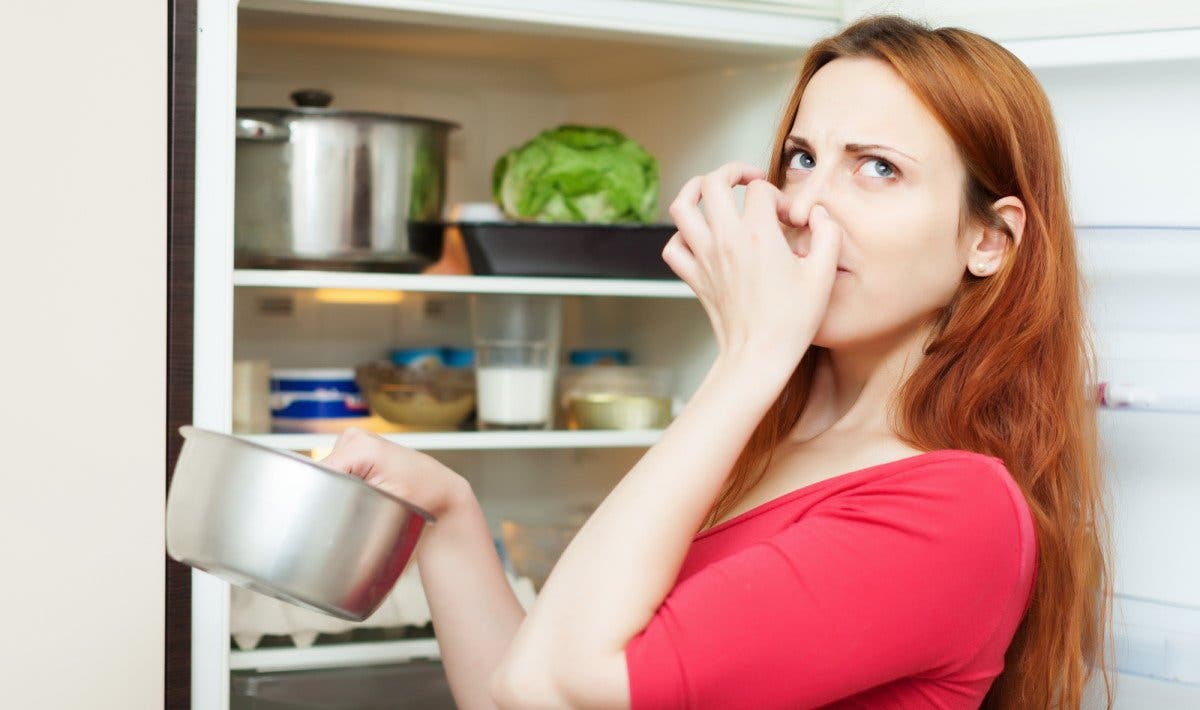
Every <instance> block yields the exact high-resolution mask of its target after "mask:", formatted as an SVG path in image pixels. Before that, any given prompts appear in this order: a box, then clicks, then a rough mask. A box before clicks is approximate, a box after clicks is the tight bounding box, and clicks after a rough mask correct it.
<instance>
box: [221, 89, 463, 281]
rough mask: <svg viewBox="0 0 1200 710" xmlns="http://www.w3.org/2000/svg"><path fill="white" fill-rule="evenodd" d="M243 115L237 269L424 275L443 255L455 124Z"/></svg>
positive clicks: (298, 95)
mask: <svg viewBox="0 0 1200 710" xmlns="http://www.w3.org/2000/svg"><path fill="white" fill-rule="evenodd" d="M292 100H293V101H294V102H295V103H296V108H292V109H280V108H239V109H238V110H237V124H236V126H237V127H236V135H237V150H236V178H235V196H234V243H235V246H236V250H237V256H236V261H237V264H238V265H239V266H243V267H246V266H249V267H253V266H297V265H298V266H313V265H314V264H313V263H308V262H326V263H325V264H319V265H329V266H331V267H333V268H338V265H342V266H344V267H346V268H361V269H366V270H396V271H418V270H420V269H421V268H422V267H424V266H426V265H428V264H430V263H432V262H433V261H436V260H437V258H438V257H439V256H440V253H441V239H442V236H441V235H442V226H441V225H440V224H439V223H438V221H439V220H440V219H441V214H442V207H443V203H444V199H445V186H446V141H447V135H448V134H449V132H450V130H452V129H455V128H458V127H459V124H457V123H453V122H450V121H442V120H438V119H432V118H421V117H416V116H402V115H394V114H380V113H366V112H359V111H339V110H334V109H330V108H326V107H327V106H328V105H329V103H330V102H331V101H332V96H331V95H330V94H328V93H325V92H322V91H317V90H301V91H297V92H295V93H293V94H292Z"/></svg>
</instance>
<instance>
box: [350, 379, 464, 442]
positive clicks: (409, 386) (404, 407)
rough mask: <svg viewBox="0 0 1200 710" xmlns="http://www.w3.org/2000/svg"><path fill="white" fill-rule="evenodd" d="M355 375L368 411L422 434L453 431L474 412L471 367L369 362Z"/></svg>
mask: <svg viewBox="0 0 1200 710" xmlns="http://www.w3.org/2000/svg"><path fill="white" fill-rule="evenodd" d="M355 373H356V377H357V381H358V384H359V386H360V387H361V388H362V391H363V392H365V393H366V398H367V403H368V406H369V407H370V410H371V411H373V412H375V413H376V414H378V415H379V416H381V417H383V418H384V419H386V420H387V421H389V422H392V423H393V424H400V425H403V426H405V427H410V428H412V429H416V430H422V431H439V430H448V429H454V428H457V427H458V426H459V425H460V424H462V423H463V422H464V421H466V419H467V417H468V415H470V414H471V412H472V411H473V410H474V409H475V376H474V373H473V372H472V371H471V369H470V368H451V367H442V366H440V365H426V366H424V367H421V368H413V367H398V366H396V365H392V364H389V363H386V362H371V363H364V364H362V365H359V366H358V367H357V368H356V369H355Z"/></svg>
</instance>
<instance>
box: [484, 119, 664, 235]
mask: <svg viewBox="0 0 1200 710" xmlns="http://www.w3.org/2000/svg"><path fill="white" fill-rule="evenodd" d="M492 197H493V198H494V199H495V201H496V204H497V205H499V206H500V209H501V210H503V212H504V214H505V215H506V216H508V217H509V218H511V219H525V220H533V221H536V222H595V223H614V222H643V223H644V222H650V221H652V220H653V219H654V217H655V214H656V213H657V211H658V161H656V160H655V159H654V158H653V157H652V156H651V155H650V154H649V153H647V152H646V151H645V149H644V148H642V147H641V146H640V145H638V144H637V143H635V142H633V141H632V140H630V139H628V138H626V137H625V136H624V135H622V134H621V133H620V132H619V131H617V130H615V129H612V128H602V127H593V126H580V125H562V126H559V127H558V128H552V129H550V130H547V131H543V132H542V133H539V134H538V135H537V136H535V137H534V138H533V139H532V140H530V141H529V142H527V143H525V144H524V145H522V146H520V147H518V148H514V149H512V150H510V151H508V152H507V153H505V154H504V155H502V156H500V158H499V159H498V160H497V161H496V165H495V167H494V168H493V169H492Z"/></svg>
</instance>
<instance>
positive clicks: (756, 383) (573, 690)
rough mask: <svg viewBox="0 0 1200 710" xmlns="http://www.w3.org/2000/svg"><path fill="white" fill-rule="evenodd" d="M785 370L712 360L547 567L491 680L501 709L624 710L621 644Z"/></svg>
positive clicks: (670, 570) (642, 620)
mask: <svg viewBox="0 0 1200 710" xmlns="http://www.w3.org/2000/svg"><path fill="white" fill-rule="evenodd" d="M789 374H790V370H789V369H788V368H787V367H786V363H782V364H781V363H779V361H776V360H771V359H769V358H766V357H762V358H736V359H730V360H727V361H723V360H720V359H718V362H717V363H716V364H714V366H713V369H712V370H711V371H710V372H709V376H708V377H707V378H706V380H705V382H704V384H702V385H701V386H700V388H699V390H698V391H697V392H696V394H695V395H694V396H693V398H692V400H691V401H690V402H689V403H688V406H687V408H686V409H685V410H684V411H683V412H681V413H680V415H679V417H678V418H677V419H676V420H675V421H674V422H672V423H671V425H670V426H669V427H668V428H667V430H666V431H665V432H664V433H663V436H662V438H661V439H660V440H659V441H658V443H657V444H655V445H654V446H653V447H652V448H651V449H650V450H649V451H647V452H646V454H645V455H644V456H643V457H642V458H641V459H640V460H639V461H638V462H637V464H636V465H635V466H634V467H633V468H632V469H631V470H630V471H629V473H628V474H626V475H625V477H624V478H622V479H621V481H620V482H619V483H618V484H617V486H616V487H615V488H614V489H613V491H612V492H611V493H610V494H609V495H608V497H607V498H605V499H604V502H603V503H601V504H600V506H599V507H598V508H597V509H596V511H595V512H594V513H593V514H592V516H591V518H589V519H588V521H587V523H586V524H584V526H583V528H582V529H581V530H580V531H579V532H578V533H577V534H576V536H575V538H574V539H573V540H572V541H571V544H570V545H569V546H568V547H567V549H566V550H565V551H564V552H563V555H562V557H561V558H560V559H559V560H558V563H557V564H556V565H555V566H554V569H553V570H552V571H551V573H550V577H549V579H547V580H546V583H545V585H544V586H543V588H542V591H541V593H540V594H539V595H538V598H537V601H536V602H534V605H533V608H532V609H531V610H530V613H529V616H528V618H527V619H526V620H525V622H524V623H523V624H521V626H520V629H519V631H518V633H517V635H516V637H515V639H514V640H513V643H512V648H511V651H510V653H511V655H510V656H509V657H506V658H505V659H504V663H503V664H502V666H501V668H500V669H499V670H498V671H497V677H496V678H495V679H494V680H493V682H494V683H495V684H496V685H495V693H496V697H497V700H498V701H499V705H500V706H501V707H514V708H515V707H520V708H532V707H589V708H591V707H594V708H621V707H628V702H629V700H628V699H629V689H628V675H627V671H626V667H625V656H624V649H625V646H626V644H627V643H628V642H629V640H630V639H632V638H633V637H634V636H635V635H637V633H638V632H639V631H640V630H641V629H642V628H644V627H645V625H646V624H647V623H648V622H649V620H650V618H651V617H652V616H653V615H654V613H655V611H656V610H657V608H658V605H659V604H660V603H661V602H662V600H663V598H664V597H666V595H667V593H668V592H669V591H670V589H671V586H672V584H673V583H674V580H675V577H676V575H677V574H678V572H679V568H680V566H681V565H682V563H683V558H684V555H685V554H686V553H687V549H688V546H689V544H690V542H691V539H692V538H693V537H694V535H695V534H696V531H697V530H698V529H699V528H700V525H701V524H702V523H703V521H704V516H705V514H706V513H707V512H708V509H709V507H710V506H711V504H712V501H713V500H714V499H715V498H716V496H717V493H718V492H719V491H720V487H721V485H722V483H723V482H724V480H725V477H726V475H727V473H728V471H729V469H730V467H731V466H732V465H733V463H734V461H735V460H736V459H737V456H738V454H739V453H740V452H741V449H742V447H743V446H744V445H745V443H746V441H747V440H748V439H749V438H750V434H751V432H752V431H753V430H754V427H755V425H756V424H757V423H758V421H759V420H760V419H761V418H762V416H763V414H764V413H765V412H766V410H767V408H768V407H769V406H770V405H771V403H772V402H773V401H774V399H775V397H776V396H777V395H778V393H779V391H780V390H781V389H782V387H783V383H784V382H785V381H786V379H787V377H788V375H789ZM697 442H704V443H703V445H697ZM584 610H586V612H585V611H584Z"/></svg>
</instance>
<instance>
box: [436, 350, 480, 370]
mask: <svg viewBox="0 0 1200 710" xmlns="http://www.w3.org/2000/svg"><path fill="white" fill-rule="evenodd" d="M442 360H443V361H445V363H446V367H470V366H471V365H472V364H474V363H475V348H452V347H449V346H447V347H444V348H442Z"/></svg>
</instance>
